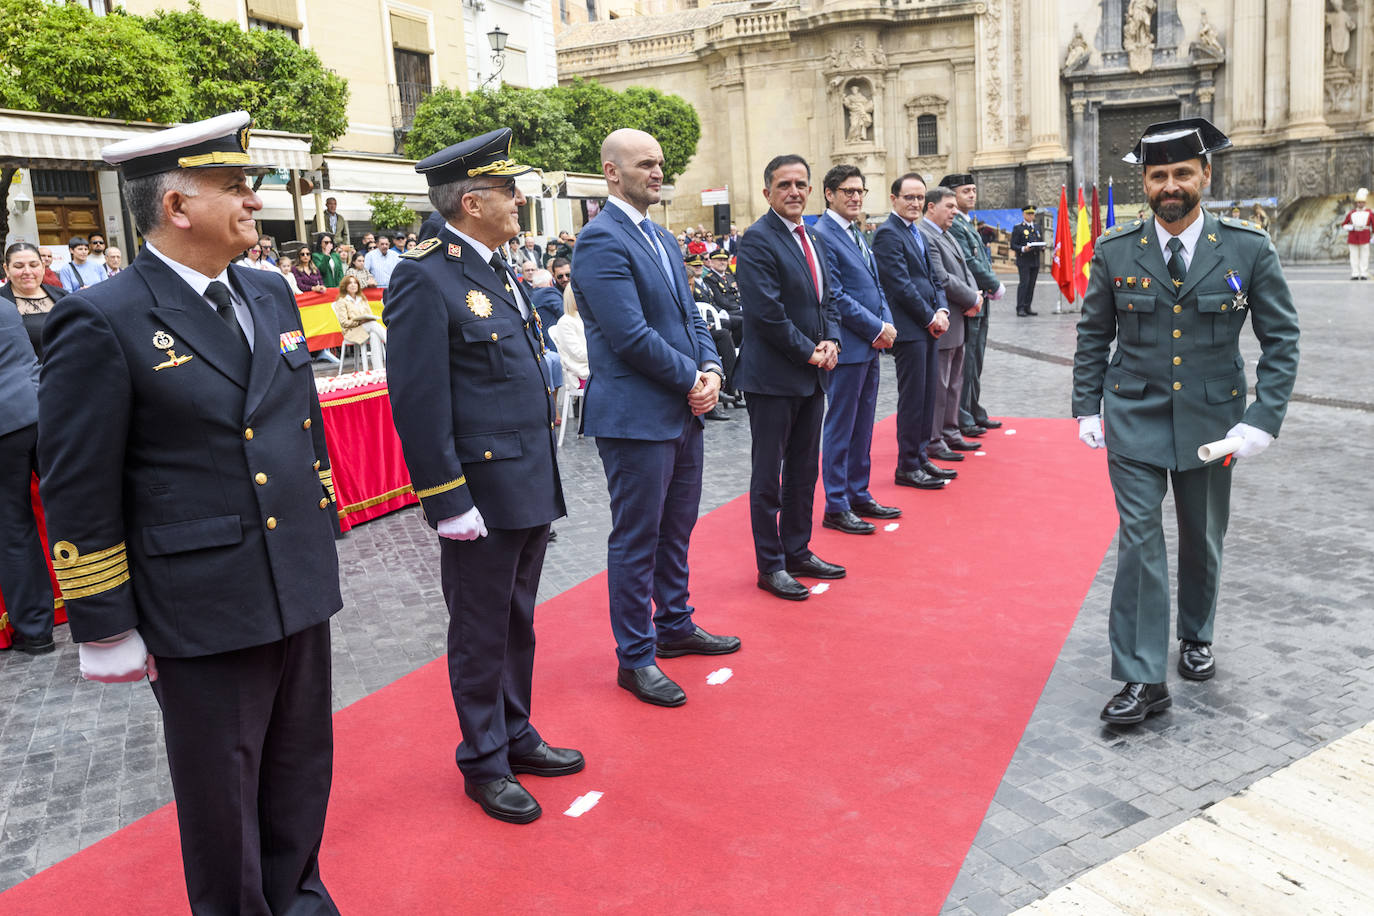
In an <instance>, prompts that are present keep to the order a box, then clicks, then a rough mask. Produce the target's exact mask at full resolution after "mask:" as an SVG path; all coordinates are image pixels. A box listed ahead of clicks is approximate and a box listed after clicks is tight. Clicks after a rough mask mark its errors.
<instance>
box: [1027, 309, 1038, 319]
mask: <svg viewBox="0 0 1374 916" xmlns="http://www.w3.org/2000/svg"><path fill="white" fill-rule="evenodd" d="M1026 314H1027V315H1029V316H1031V317H1032V318H1034V317H1035V316H1036V315H1039V314H1040V313H1039V312H1035V311H1032V310H1030V309H1026Z"/></svg>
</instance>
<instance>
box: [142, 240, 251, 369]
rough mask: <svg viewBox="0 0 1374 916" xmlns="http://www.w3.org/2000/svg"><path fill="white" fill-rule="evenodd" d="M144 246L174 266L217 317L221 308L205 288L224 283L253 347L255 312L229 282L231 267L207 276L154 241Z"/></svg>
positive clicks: (236, 314) (160, 259)
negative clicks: (249, 308) (216, 274)
mask: <svg viewBox="0 0 1374 916" xmlns="http://www.w3.org/2000/svg"><path fill="white" fill-rule="evenodd" d="M143 247H144V248H147V249H148V251H149V252H150V253H151V254H153V255H155V256H156V257H157V259H158V260H159V261H161V262H162V263H163V264H166V265H167V266H168V267H170V268H172V272H173V273H175V274H176V275H177V276H178V277H180V278H181V279H183V280H185V281H186V285H187V286H189V287H191V289H192V290H194V291H195V294H196V295H197V296H199V297H200V298H201V299H203V300H204V301H205V305H206V306H207V307H208V308H209V309H210V311H212V312H214V313H215V317H216V318H218V317H219V310H218V309H217V308H216V307H215V304H214V303H213V302H211V301H210V300H209V299H206V298H205V289H206V287H208V286H209V285H210V284H211V283H213V282H215V281H216V280H218V281H219V282H220V283H223V284H224V288H225V289H227V290H229V302H230V303H231V304H232V305H233V306H234V317H235V318H237V319H238V320H239V327H241V328H243V336H244V337H246V338H248V349H249V350H252V349H253V313H252V312H250V311H248V303H247V302H244V301H243V298H242V297H241V296H239V294H238V291H237V290H235V289H234V284H232V283H230V282H229V268H227V267H226V268H224V270H221V271H220V272H219V276H216V277H207V276H205V274H203V273H201V272H200V271H198V270H195V269H193V268H190V267H187V266H186V265H185V264H183V263H181V262H180V261H173V260H172V259H171V258H169V257H167V255H165V254H163V253H162V252H160V251H158V250H157V248H156V247H154V246H153V243H152V242H148V241H145V242H144V243H143Z"/></svg>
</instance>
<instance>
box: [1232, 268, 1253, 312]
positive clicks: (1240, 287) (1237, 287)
mask: <svg viewBox="0 0 1374 916" xmlns="http://www.w3.org/2000/svg"><path fill="white" fill-rule="evenodd" d="M1226 285H1227V286H1229V287H1231V292H1233V293H1235V294H1236V295H1235V297H1234V298H1233V299H1232V308H1233V309H1235V311H1237V312H1240V311H1244V310H1245V307H1246V306H1247V305H1249V304H1250V299H1249V297H1248V296H1246V295H1245V289H1244V284H1243V283H1242V281H1241V279H1240V274H1238V273H1237V272H1236V271H1234V270H1228V271H1226Z"/></svg>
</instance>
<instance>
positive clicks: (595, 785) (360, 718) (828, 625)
mask: <svg viewBox="0 0 1374 916" xmlns="http://www.w3.org/2000/svg"><path fill="white" fill-rule="evenodd" d="M1006 429H1007V430H1010V429H1014V430H1015V431H1016V432H1015V435H1005V434H1004V433H1005V431H1006V430H998V431H995V432H993V433H990V434H989V435H988V437H987V440H986V441H987V443H988V454H987V455H986V456H983V457H970V458H969V460H967V461H965V462H964V463H963V464H962V465H961V466H960V468H959V469H960V478H959V480H957V481H956V482H955V483H954V484H953V485H952V486H951V487H950V488H949V489H948V490H947V491H943V492H934V493H928V492H923V491H915V490H909V489H905V488H898V487H895V486H893V485H892V483H891V472H890V469H891V468H892V467H893V465H894V451H895V445H894V442H893V426H892V421H891V419H889V420H887V421H885V422H884V423H883V424H882V425H881V426H880V428H879V431H878V435H877V436H876V437H875V443H874V456H873V457H874V462H873V463H874V467H875V469H879V468H880V469H883V470H882V471H881V472H879V471H876V470H875V474H874V476H875V478H876V482H877V483H878V485H877V487H876V488H875V490H874V495H875V496H876V497H877V498H878V499H879V501H881V502H884V503H888V504H895V505H900V506H902V507H903V508H905V509H906V515H905V516H904V517H903V518H902V519H901V520H900V527H899V528H898V529H897V530H896V531H893V532H884V531H881V530H880V531H879V532H878V534H876V535H874V536H870V537H866V538H858V537H854V536H851V535H842V534H839V533H837V532H832V531H826V530H824V529H821V528H820V527H819V524H818V525H817V528H816V535H815V538H814V541H813V546H814V548H815V550H816V552H817V554H819V555H820V556H821V557H823V558H825V559H827V560H831V561H834V562H840V563H843V564H846V565H847V566H848V567H849V572H850V576H849V578H847V579H844V580H841V581H839V582H836V583H833V584H832V585H831V588H830V589H829V590H828V591H827V592H826V593H824V594H820V595H813V596H812V598H811V599H810V600H809V601H806V602H798V603H792V602H784V601H780V600H778V599H775V598H772V597H771V596H768V595H766V594H764V593H763V592H761V591H759V590H758V589H756V588H755V587H754V570H753V556H752V551H751V550H750V548H749V543H750V542H749V534H748V530H749V529H748V506H747V501H746V500H745V499H743V498H741V499H738V500H735V501H734V502H732V503H730V504H728V505H726V506H724V507H723V508H721V509H719V510H717V511H715V512H712V513H711V514H710V515H708V516H706V517H705V518H703V519H702V520H701V523H700V524H699V525H698V526H697V529H696V534H695V537H694V539H693V585H694V593H693V599H694V604H695V605H696V607H697V608H698V621H699V622H700V623H701V624H702V625H704V626H705V627H706V628H707V629H709V630H712V631H713V632H725V633H735V634H738V635H740V636H741V637H742V638H743V640H744V649H743V651H741V652H740V653H739V654H737V655H733V656H726V657H723V658H714V659H713V658H691V657H688V658H683V659H669V660H665V661H664V662H663V664H662V667H663V668H664V670H665V671H666V672H667V673H668V674H669V675H670V676H672V677H673V678H675V679H676V680H678V681H679V682H680V683H681V684H682V685H683V686H684V688H685V689H686V690H687V692H688V696H689V700H688V703H687V705H686V706H684V707H682V708H680V709H658V708H654V707H650V706H646V705H644V704H642V703H640V702H638V701H636V700H634V699H633V698H632V697H631V696H630V695H629V694H628V693H626V692H625V691H623V690H620V689H619V688H617V687H616V686H615V677H614V675H615V658H614V655H613V652H612V644H611V638H610V629H609V624H608V622H607V620H606V586H605V577H604V575H600V576H597V577H594V578H593V579H590V580H588V581H586V582H584V583H582V584H581V585H579V586H577V587H575V588H573V589H570V590H569V591H567V592H565V593H564V594H562V595H560V596H559V597H557V598H555V599H554V600H552V601H549V602H547V603H546V604H544V605H543V606H541V608H540V612H539V618H538V627H539V640H540V643H539V647H540V648H539V660H538V664H537V667H536V682H537V683H536V692H535V722H536V723H537V724H538V726H539V728H540V730H541V731H542V733H543V734H544V736H545V738H547V739H548V740H549V741H550V742H551V743H553V744H571V745H573V746H576V747H579V748H581V749H582V750H583V751H584V752H585V754H586V756H587V760H588V766H587V769H586V770H585V771H584V772H583V773H580V774H578V775H576V776H571V777H563V778H560V779H552V780H540V779H537V778H534V777H525V778H524V782H525V785H526V786H527V787H529V788H530V789H531V790H532V791H533V792H534V793H535V795H536V797H538V798H539V800H540V803H541V804H542V805H543V808H544V816H543V818H542V819H540V820H539V821H537V822H535V823H534V824H532V825H530V826H525V827H517V826H510V825H505V824H501V823H498V822H496V821H493V820H491V819H489V818H487V817H486V816H484V815H483V814H482V813H481V812H480V810H479V809H478V808H477V806H476V805H474V804H473V803H472V802H470V801H468V800H467V798H466V797H464V795H463V792H462V785H461V779H460V777H459V775H458V771H457V769H456V768H455V767H454V765H453V747H454V745H455V744H456V742H457V740H458V727H457V722H456V718H455V716H454V713H453V708H452V705H451V701H450V699H449V696H448V690H447V676H446V670H445V667H444V663H443V662H442V660H441V661H437V662H435V663H433V664H430V665H426V666H425V667H424V668H422V669H420V670H419V671H416V672H415V673H413V674H411V675H409V676H408V677H405V678H403V679H401V680H400V681H398V682H396V683H394V684H392V685H390V686H389V687H387V688H385V689H383V690H380V691H378V692H377V693H375V694H373V695H371V696H369V697H367V698H365V699H363V700H361V701H359V702H358V703H355V704H354V705H353V706H350V707H349V708H347V709H345V710H343V711H342V712H340V713H339V714H338V715H337V716H336V717H335V723H336V731H337V746H338V753H337V761H336V767H335V777H334V794H333V800H332V804H331V807H330V815H329V826H328V831H327V833H326V835H325V845H324V853H323V871H324V876H325V880H326V881H327V883H328V885H329V887H330V889H331V892H332V893H333V895H334V897H335V900H336V901H337V902H338V904H339V906H340V908H341V909H342V910H343V911H344V912H345V913H351V914H368V916H371V914H391V913H407V914H409V913H473V912H534V911H539V910H548V911H553V912H565V913H581V912H591V911H612V912H616V911H629V910H631V909H632V908H633V909H636V910H641V911H644V910H647V911H649V912H655V913H759V912H763V913H773V912H784V911H785V912H789V913H857V912H865V913H874V912H885V913H892V912H911V913H934V912H937V911H938V909H939V908H940V906H941V904H942V902H943V900H944V897H945V895H946V894H947V893H948V890H949V886H950V884H951V883H952V882H953V880H954V877H955V875H956V874H957V873H958V870H959V867H960V864H961V863H962V861H963V858H964V855H965V853H966V852H967V850H968V847H969V844H970V843H971V842H972V840H973V837H974V834H975V833H976V832H977V830H978V827H979V824H980V823H981V821H982V818H983V815H984V812H985V811H986V809H987V806H988V803H989V801H990V800H991V798H992V796H993V793H994V792H995V791H996V789H997V785H998V783H999V781H1000V779H1001V776H1002V773H1003V771H1004V769H1005V768H1006V765H1007V762H1008V761H1009V760H1010V758H1011V755H1012V753H1013V752H1014V750H1015V748H1016V745H1017V742H1018V740H1019V738H1020V736H1021V732H1022V729H1023V728H1024V726H1025V723H1026V720H1027V719H1028V718H1029V716H1030V713H1031V711H1032V709H1033V708H1034V706H1035V703H1036V701H1037V700H1038V698H1039V695H1040V692H1041V689H1042V688H1043V686H1044V682H1045V679H1046V678H1047V676H1048V675H1049V672H1050V669H1051V667H1052V666H1053V664H1054V661H1055V657H1056V655H1057V654H1058V652H1059V650H1060V647H1061V646H1062V644H1063V640H1064V638H1065V636H1066V635H1067V632H1068V629H1069V627H1070V625H1071V624H1072V622H1073V619H1074V617H1075V614H1076V613H1077V611H1078V608H1079V606H1080V605H1081V604H1082V601H1083V598H1084V596H1085V594H1086V593H1087V590H1088V587H1089V585H1090V584H1091V582H1092V579H1093V576H1094V575H1095V573H1096V571H1097V569H1098V566H1099V564H1100V563H1101V560H1102V557H1103V554H1104V552H1105V549H1106V547H1107V544H1108V541H1109V539H1110V537H1111V535H1112V532H1113V531H1114V529H1115V524H1116V518H1115V513H1114V511H1113V508H1112V501H1111V494H1110V489H1109V487H1108V484H1107V478H1106V473H1105V468H1104V467H1102V464H1103V460H1104V459H1103V457H1102V455H1103V453H1101V452H1091V451H1089V450H1088V449H1086V448H1083V447H1082V446H1081V445H1080V444H1079V443H1078V442H1077V441H1075V429H1074V425H1073V421H1071V420H1015V421H1009V422H1008V423H1007V427H1006ZM820 509H821V500H820V499H818V500H817V515H818V517H819V512H820ZM437 612H438V610H437V609H436V613H437ZM1104 652H1105V647H1104ZM1104 666H1105V660H1104ZM722 667H729V668H731V669H732V670H733V671H734V676H733V677H732V678H731V679H730V680H729V681H727V682H725V683H724V684H720V685H718V686H711V685H708V684H707V683H706V677H707V675H708V674H709V673H710V672H712V671H714V670H716V669H718V668H722ZM1103 676H1104V678H1105V677H1106V669H1105V667H1104V669H1103ZM1084 727H1090V723H1085V726H1084ZM591 791H599V792H602V793H604V797H603V798H602V799H601V800H600V803H599V804H598V805H597V806H596V807H593V808H592V809H591V810H590V811H588V812H587V813H585V814H583V815H582V816H581V817H578V818H573V817H567V816H564V814H563V811H564V810H565V809H566V808H567V807H568V806H569V805H570V804H571V803H572V802H573V801H574V799H576V798H577V797H578V796H581V795H583V794H584V793H587V792H591ZM184 909H185V896H184V890H183V886H182V883H181V873H180V858H179V856H178V854H177V845H176V825H175V819H174V817H173V812H172V810H171V808H170V806H169V807H168V808H164V809H162V810H160V811H157V812H155V813H154V814H152V815H151V816H149V817H147V818H145V819H143V820H142V821H140V822H138V823H136V824H134V825H132V826H130V827H128V828H126V829H124V830H122V831H120V832H118V833H116V834H114V835H113V836H111V837H108V838H107V839H105V840H104V841H102V842H100V843H98V844H96V845H95V846H92V847H90V848H89V849H86V850H84V851H82V852H81V853H78V854H77V855H75V856H72V857H71V858H69V859H67V860H65V861H63V862H61V863H60V864H58V865H56V866H54V867H53V868H50V869H48V870H47V871H45V872H42V873H41V874H39V875H37V876H35V877H34V878H32V879H30V880H28V881H26V882H24V883H23V884H20V885H18V886H17V887H15V888H13V889H11V890H10V891H9V892H7V893H5V894H3V895H0V912H4V913H25V914H47V913H52V914H58V913H61V914H77V913H92V914H95V913H100V914H116V913H130V914H133V913H140V914H145V913H165V912H179V911H182V910H184Z"/></svg>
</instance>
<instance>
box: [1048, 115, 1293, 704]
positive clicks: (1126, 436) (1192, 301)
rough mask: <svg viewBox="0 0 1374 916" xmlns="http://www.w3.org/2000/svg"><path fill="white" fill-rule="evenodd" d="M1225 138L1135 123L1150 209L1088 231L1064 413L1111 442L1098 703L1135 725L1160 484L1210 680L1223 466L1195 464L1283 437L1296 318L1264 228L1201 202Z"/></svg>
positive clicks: (1164, 692)
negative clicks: (1247, 338)
mask: <svg viewBox="0 0 1374 916" xmlns="http://www.w3.org/2000/svg"><path fill="white" fill-rule="evenodd" d="M1230 145H1231V141H1230V140H1228V139H1227V138H1226V136H1225V135H1224V134H1222V133H1221V131H1219V130H1217V129H1216V128H1215V127H1213V126H1212V124H1211V123H1209V122H1208V121H1207V120H1206V119H1203V118H1187V119H1184V120H1181V121H1168V122H1164V123H1161V124H1153V125H1151V126H1150V127H1149V128H1147V129H1146V131H1145V135H1144V136H1143V137H1141V139H1140V142H1138V143H1137V144H1136V146H1135V149H1134V150H1132V152H1131V153H1129V154H1128V155H1127V156H1126V157H1124V158H1125V161H1127V162H1131V163H1136V164H1139V165H1140V166H1141V169H1142V177H1143V180H1144V188H1145V196H1146V198H1147V199H1148V200H1149V202H1150V208H1151V209H1152V210H1153V211H1154V214H1155V218H1154V219H1153V220H1149V221H1148V222H1146V221H1142V220H1133V221H1132V222H1130V223H1127V224H1124V225H1122V226H1119V227H1117V228H1115V229H1113V230H1110V231H1108V232H1107V233H1106V234H1105V235H1103V236H1102V238H1101V239H1100V240H1099V242H1098V245H1097V252H1096V254H1095V255H1094V256H1093V261H1092V273H1091V279H1090V280H1089V284H1088V291H1087V294H1086V295H1085V296H1084V297H1083V315H1082V317H1081V318H1080V319H1079V321H1078V352H1077V353H1076V354H1075V356H1074V366H1073V381H1074V383H1073V413H1074V416H1076V417H1077V418H1078V424H1079V438H1080V439H1082V440H1083V442H1085V443H1086V444H1087V445H1089V446H1090V447H1092V448H1102V447H1103V446H1105V447H1106V449H1107V473H1108V475H1109V476H1110V478H1111V482H1112V490H1113V491H1114V492H1115V494H1116V505H1117V512H1118V513H1119V515H1120V517H1121V527H1120V532H1121V533H1120V537H1119V546H1118V552H1117V567H1116V581H1115V583H1114V585H1113V588H1112V602H1111V618H1110V624H1109V637H1110V640H1111V647H1112V677H1113V679H1115V680H1119V681H1125V682H1126V685H1125V687H1124V688H1123V689H1122V690H1121V691H1120V692H1119V693H1117V694H1116V695H1115V696H1114V697H1112V698H1111V700H1110V701H1108V703H1107V705H1106V707H1105V708H1104V709H1103V710H1102V719H1103V720H1104V721H1106V722H1108V723H1111V724H1114V725H1134V724H1136V723H1139V722H1143V721H1144V720H1145V718H1146V717H1147V716H1149V715H1151V714H1153V713H1156V712H1160V711H1161V710H1164V709H1167V708H1168V707H1169V705H1170V703H1171V700H1170V698H1169V690H1168V686H1167V685H1166V684H1165V669H1166V665H1167V662H1168V655H1169V645H1168V643H1169V581H1168V560H1167V557H1166V555H1165V545H1164V530H1163V521H1162V517H1161V503H1162V502H1163V500H1164V493H1165V490H1166V489H1167V488H1168V486H1169V484H1170V482H1171V481H1172V484H1173V488H1174V502H1175V504H1176V506H1177V516H1178V548H1179V549H1178V564H1179V569H1178V624H1177V635H1178V639H1179V642H1180V645H1179V659H1178V672H1179V674H1180V675H1181V676H1183V677H1184V678H1186V679H1188V680H1195V681H1202V680H1207V679H1209V678H1211V677H1212V676H1213V675H1214V674H1216V661H1215V659H1214V658H1213V656H1212V629H1213V620H1214V618H1215V616H1216V604H1217V592H1218V587H1219V576H1220V572H1221V548H1222V539H1223V537H1224V536H1225V534H1226V523H1227V520H1228V517H1229V515H1230V494H1231V473H1232V469H1233V467H1234V462H1233V461H1232V460H1231V458H1228V459H1226V461H1225V462H1224V463H1223V462H1219V461H1217V462H1212V463H1210V464H1205V463H1204V462H1203V461H1202V460H1201V459H1200V458H1199V457H1198V454H1197V451H1198V446H1200V445H1203V444H1204V443H1208V442H1213V441H1215V440H1218V439H1223V438H1232V437H1234V438H1236V439H1238V440H1239V441H1240V445H1239V448H1238V449H1237V450H1236V451H1235V453H1234V456H1233V457H1234V458H1241V459H1244V458H1249V457H1252V456H1255V455H1258V454H1259V453H1260V452H1261V451H1263V450H1264V449H1265V448H1266V447H1267V446H1268V445H1269V443H1270V442H1272V441H1273V440H1274V437H1275V436H1277V435H1278V432H1279V426H1280V424H1281V423H1282V422H1283V416H1284V413H1285V412H1286V410H1287V407H1288V398H1289V395H1290V394H1291V393H1292V390H1293V380H1294V378H1295V377H1296V375H1297V369H1298V317H1297V312H1296V310H1295V309H1294V308H1293V298H1292V295H1291V294H1290V293H1289V290H1288V284H1287V282H1286V281H1285V280H1284V277H1283V271H1282V269H1281V267H1280V266H1279V259H1278V255H1277V254H1276V253H1275V251H1274V246H1273V245H1272V244H1271V243H1270V242H1269V237H1268V235H1266V234H1265V233H1264V231H1263V230H1262V229H1260V228H1258V227H1257V226H1255V225H1253V224H1252V223H1250V222H1249V221H1247V220H1238V219H1231V218H1229V217H1228V218H1225V219H1220V220H1218V219H1217V218H1215V217H1213V216H1212V215H1211V214H1209V213H1207V212H1206V211H1205V210H1203V209H1202V191H1203V189H1205V188H1206V187H1207V186H1208V184H1209V183H1210V182H1211V178H1212V166H1211V159H1210V156H1211V154H1212V153H1214V152H1217V151H1219V150H1223V149H1226V148H1227V147H1229V146H1230ZM1247 316H1248V317H1249V318H1250V322H1251V325H1252V328H1253V330H1254V333H1255V337H1256V338H1258V340H1259V342H1260V358H1259V361H1258V362H1257V364H1256V366H1255V401H1254V403H1252V404H1250V405H1249V406H1248V407H1247V406H1246V403H1245V400H1246V399H1245V394H1246V390H1247V380H1246V377H1245V369H1244V366H1245V362H1244V360H1243V359H1242V358H1241V355H1240V332H1241V329H1242V327H1243V326H1244V324H1245V319H1246V317H1247ZM1113 341H1115V343H1116V349H1115V352H1114V353H1112V354H1111V358H1110V360H1109V359H1108V351H1109V349H1110V348H1111V346H1112V343H1113ZM1104 408H1105V419H1106V430H1105V432H1104V429H1103V416H1102V413H1103V411H1104Z"/></svg>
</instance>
